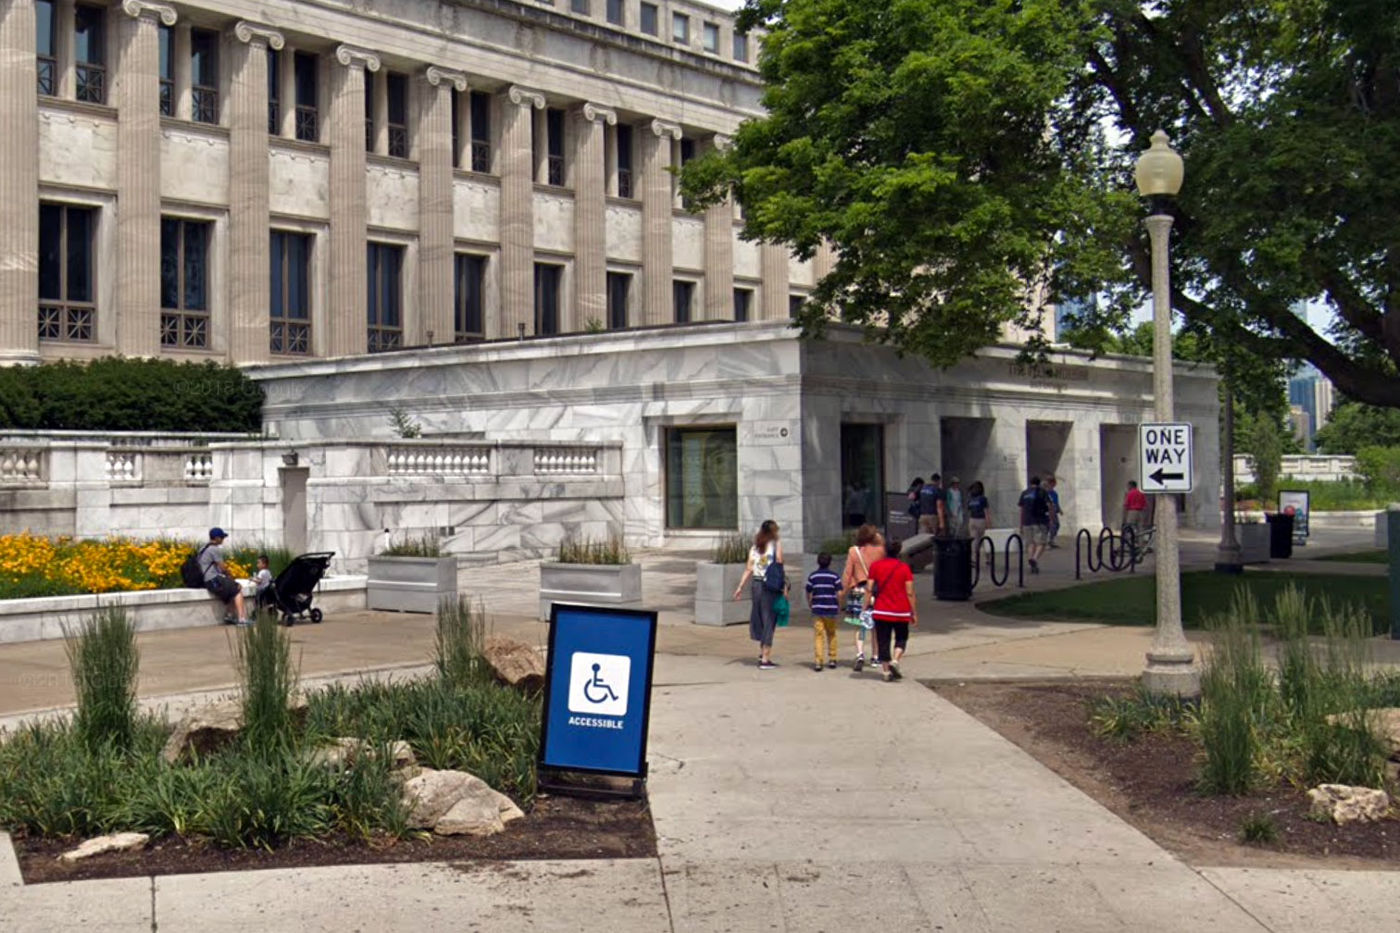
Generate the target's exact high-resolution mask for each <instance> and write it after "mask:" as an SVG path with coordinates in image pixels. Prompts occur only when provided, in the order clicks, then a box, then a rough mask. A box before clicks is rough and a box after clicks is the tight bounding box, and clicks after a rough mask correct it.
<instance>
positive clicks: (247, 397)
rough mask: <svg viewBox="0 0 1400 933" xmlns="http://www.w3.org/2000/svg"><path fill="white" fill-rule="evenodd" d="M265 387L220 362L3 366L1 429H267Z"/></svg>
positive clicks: (123, 361)
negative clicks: (263, 424) (263, 425)
mask: <svg viewBox="0 0 1400 933" xmlns="http://www.w3.org/2000/svg"><path fill="white" fill-rule="evenodd" d="M262 402H263V393H262V389H261V388H260V387H259V386H258V385H257V384H256V383H254V382H253V381H252V380H251V379H249V378H248V377H247V376H246V375H244V374H243V372H242V371H240V370H238V369H236V368H235V367H232V366H227V365H223V364H219V363H175V362H172V361H169V360H129V359H121V358H116V357H114V358H110V359H100V360H93V361H92V362H90V363H76V362H61V363H46V364H44V365H42V366H14V367H8V368H0V429H3V428H33V429H39V430H49V431H64V430H66V431H211V432H212V431H239V432H249V433H258V432H260V431H261V430H262Z"/></svg>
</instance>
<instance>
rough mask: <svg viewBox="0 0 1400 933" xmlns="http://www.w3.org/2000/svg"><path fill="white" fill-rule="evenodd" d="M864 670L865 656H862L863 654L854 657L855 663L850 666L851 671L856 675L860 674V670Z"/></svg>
mask: <svg viewBox="0 0 1400 933" xmlns="http://www.w3.org/2000/svg"><path fill="white" fill-rule="evenodd" d="M864 669H865V655H863V654H858V655H856V663H855V664H852V665H851V670H853V671H855V672H856V673H860V672H861V671H862V670H864Z"/></svg>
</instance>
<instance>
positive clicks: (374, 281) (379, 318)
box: [367, 243, 403, 353]
mask: <svg viewBox="0 0 1400 933" xmlns="http://www.w3.org/2000/svg"><path fill="white" fill-rule="evenodd" d="M368 250H369V262H368V264H367V265H368V268H369V282H368V287H369V322H368V323H369V352H371V353H380V352H382V351H384V350H396V349H398V348H399V347H401V346H403V315H402V307H401V304H400V303H401V302H402V300H403V298H402V288H401V283H400V277H401V274H402V266H403V248H402V247H399V246H391V245H389V244H387V243H370V244H369V246H368Z"/></svg>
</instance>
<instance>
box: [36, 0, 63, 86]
mask: <svg viewBox="0 0 1400 933" xmlns="http://www.w3.org/2000/svg"><path fill="white" fill-rule="evenodd" d="M34 54H35V58H36V60H37V61H36V64H37V65H38V69H39V93H40V94H50V95H52V94H53V93H54V92H55V91H57V90H58V42H57V39H56V36H55V34H54V0H36V2H35V3H34Z"/></svg>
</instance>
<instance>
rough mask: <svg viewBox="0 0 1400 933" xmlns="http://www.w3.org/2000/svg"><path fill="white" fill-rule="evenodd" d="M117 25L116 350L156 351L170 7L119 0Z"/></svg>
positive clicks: (131, 353) (137, 353)
mask: <svg viewBox="0 0 1400 933" xmlns="http://www.w3.org/2000/svg"><path fill="white" fill-rule="evenodd" d="M121 8H122V11H123V12H124V13H126V16H124V17H119V19H120V22H119V23H118V25H117V35H118V38H117V69H116V80H115V82H114V83H113V93H112V101H113V103H115V104H116V106H117V239H116V242H117V244H118V247H117V302H116V304H117V350H118V352H120V353H121V354H122V355H123V356H155V355H156V354H157V353H158V352H160V46H159V41H158V40H159V26H158V23H157V20H159V21H160V22H161V23H164V24H165V25H167V26H174V25H175V8H174V7H173V6H168V5H167V4H164V3H151V2H148V0H122V6H121Z"/></svg>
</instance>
